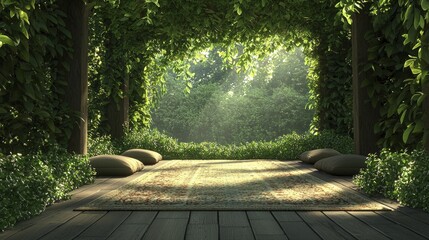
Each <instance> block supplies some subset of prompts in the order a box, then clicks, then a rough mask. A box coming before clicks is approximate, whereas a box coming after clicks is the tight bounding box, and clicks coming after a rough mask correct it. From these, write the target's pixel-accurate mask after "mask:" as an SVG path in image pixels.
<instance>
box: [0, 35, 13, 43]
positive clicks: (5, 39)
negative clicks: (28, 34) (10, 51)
mask: <svg viewBox="0 0 429 240" xmlns="http://www.w3.org/2000/svg"><path fill="white" fill-rule="evenodd" d="M0 43H1V44H2V45H3V44H7V45H10V46H15V44H14V43H13V41H12V39H11V38H10V37H8V36H6V35H2V34H0Z"/></svg>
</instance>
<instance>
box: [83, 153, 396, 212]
mask: <svg viewBox="0 0 429 240" xmlns="http://www.w3.org/2000/svg"><path fill="white" fill-rule="evenodd" d="M310 173H311V170H309V169H298V168H295V167H293V166H292V165H291V164H290V162H284V161H277V160H171V161H168V162H166V163H165V164H163V165H161V166H159V167H156V168H154V169H153V170H152V171H149V172H145V173H144V174H143V175H142V176H140V177H138V178H137V179H135V180H133V181H131V182H129V183H127V184H126V185H124V186H122V187H120V188H118V189H117V190H113V191H111V192H109V193H107V194H104V195H103V196H101V197H99V198H97V199H95V200H94V201H92V202H90V203H89V204H87V205H85V206H83V207H80V208H78V209H77V210H387V209H388V208H387V207H386V206H384V205H382V204H379V203H377V202H375V201H373V200H371V199H369V198H367V197H366V196H364V195H362V194H360V193H358V192H356V191H353V190H351V189H349V188H345V187H342V186H339V185H336V184H332V183H328V182H325V181H323V180H321V179H319V178H317V177H315V176H312V175H310Z"/></svg>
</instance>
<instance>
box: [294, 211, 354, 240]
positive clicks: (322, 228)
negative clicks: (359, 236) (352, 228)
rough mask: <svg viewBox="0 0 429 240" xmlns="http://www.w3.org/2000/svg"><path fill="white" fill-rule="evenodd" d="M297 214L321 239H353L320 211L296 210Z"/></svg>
mask: <svg viewBox="0 0 429 240" xmlns="http://www.w3.org/2000/svg"><path fill="white" fill-rule="evenodd" d="M298 215H299V216H300V217H301V218H302V219H303V220H304V222H306V223H307V224H308V225H309V226H310V227H311V228H312V229H313V230H314V231H315V232H316V233H317V234H318V235H319V236H320V237H321V238H322V239H327V240H336V239H338V240H340V239H341V240H343V239H355V238H354V237H353V236H351V235H350V234H349V233H347V232H346V231H344V230H343V229H342V228H341V227H340V226H338V225H337V224H335V223H334V222H332V221H331V220H330V219H329V218H328V217H326V216H325V215H324V214H323V213H322V212H317V211H312V212H298Z"/></svg>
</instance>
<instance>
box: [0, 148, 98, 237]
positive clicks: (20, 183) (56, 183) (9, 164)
mask: <svg viewBox="0 0 429 240" xmlns="http://www.w3.org/2000/svg"><path fill="white" fill-rule="evenodd" d="M93 176H94V172H93V170H92V169H91V167H90V165H89V161H88V158H87V157H84V156H78V155H72V154H69V153H67V152H66V150H64V149H61V148H57V147H53V148H52V149H51V150H50V152H48V153H44V154H43V153H41V152H39V153H37V154H34V155H21V154H14V155H8V156H5V155H0V196H2V197H1V199H0V206H1V207H0V216H1V218H0V231H1V230H4V229H5V228H8V227H11V226H13V225H14V224H15V223H16V222H18V221H21V220H25V219H28V218H30V217H31V216H34V215H37V214H39V213H40V212H42V211H43V210H44V209H45V207H46V206H47V205H49V204H52V203H53V202H55V201H57V200H60V199H65V198H67V197H68V195H67V193H68V192H69V191H71V190H73V189H75V188H77V187H79V186H81V185H84V184H87V183H90V182H92V181H93Z"/></svg>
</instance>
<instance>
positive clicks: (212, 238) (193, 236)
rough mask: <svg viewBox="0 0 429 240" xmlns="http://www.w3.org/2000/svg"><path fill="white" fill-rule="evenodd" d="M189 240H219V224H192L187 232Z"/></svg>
mask: <svg viewBox="0 0 429 240" xmlns="http://www.w3.org/2000/svg"><path fill="white" fill-rule="evenodd" d="M185 239H187V240H200V239H204V240H217V239H219V225H218V224H190V225H188V228H187V230H186V238H185Z"/></svg>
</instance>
